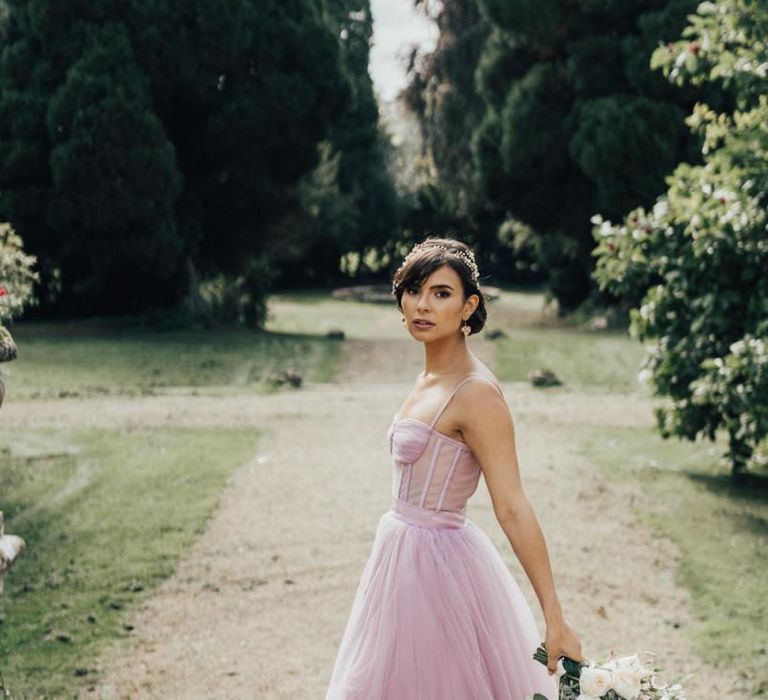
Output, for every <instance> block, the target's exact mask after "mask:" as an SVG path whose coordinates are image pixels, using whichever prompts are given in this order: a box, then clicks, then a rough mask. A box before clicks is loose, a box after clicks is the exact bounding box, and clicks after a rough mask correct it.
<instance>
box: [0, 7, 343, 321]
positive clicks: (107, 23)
mask: <svg viewBox="0 0 768 700" xmlns="http://www.w3.org/2000/svg"><path fill="white" fill-rule="evenodd" d="M7 9H8V11H7V15H5V16H4V17H0V22H2V25H1V26H0V35H2V36H3V37H4V40H3V43H2V51H1V53H0V191H1V192H2V195H0V217H2V218H5V219H7V220H9V221H11V223H13V225H14V226H15V227H16V229H17V230H19V231H20V232H21V233H22V235H23V236H24V240H25V242H26V244H27V245H28V247H29V249H30V251H32V252H33V253H34V254H35V255H37V256H38V258H39V260H40V266H41V271H42V272H43V279H42V280H41V299H42V301H43V304H44V305H45V306H46V308H47V309H48V310H57V311H59V312H61V313H65V312H66V313H80V312H82V313H86V312H89V313H92V312H96V311H103V312H115V311H123V310H130V311H138V310H144V309H151V308H163V307H167V306H172V305H175V304H177V303H178V302H179V301H180V300H181V299H182V298H183V296H184V295H185V294H186V293H187V292H188V291H189V290H188V287H189V285H190V283H191V279H190V272H189V271H190V270H199V272H200V274H201V276H202V277H204V278H205V277H208V276H211V275H215V274H216V273H219V272H221V273H226V274H230V275H235V276H236V275H240V274H245V275H247V274H248V273H247V270H246V266H247V264H248V260H249V259H250V258H252V257H258V256H260V255H263V254H264V253H265V251H267V250H268V249H269V246H270V243H271V242H272V241H273V240H274V237H275V236H277V235H279V231H275V229H273V225H274V224H275V222H277V221H280V219H281V218H282V217H283V216H285V215H286V213H287V212H289V211H291V210H293V209H295V208H296V207H297V206H298V204H297V201H296V187H297V184H298V183H299V181H300V180H301V178H302V177H303V176H305V175H306V174H307V173H309V172H311V171H312V170H313V169H314V167H315V166H316V165H317V162H318V152H317V144H318V143H319V142H320V141H322V140H323V139H326V138H327V137H329V135H330V133H331V129H332V127H333V125H334V124H335V123H336V122H337V120H338V119H339V118H340V115H341V114H342V113H343V111H344V110H345V109H346V106H347V104H348V102H349V99H350V91H351V87H350V81H349V79H348V66H347V65H345V63H344V61H343V60H342V57H341V52H340V48H339V38H338V36H337V35H335V33H334V25H333V22H331V20H330V19H329V17H328V16H327V8H326V5H325V3H324V2H318V1H317V0H289V1H284V0H233V1H231V2H222V1H221V0H194V1H192V2H186V3H169V2H158V1H157V0H134V1H133V2H131V3H129V4H128V6H126V5H125V3H123V2H119V1H118V0H104V1H103V2H97V3H81V2H76V1H75V0H61V2H56V3H53V4H52V3H50V2H48V1H47V0H31V1H27V0H23V1H22V0H8V2H7ZM254 314H255V315H256V316H258V315H259V311H258V308H256V309H254Z"/></svg>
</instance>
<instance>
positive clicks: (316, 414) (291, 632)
mask: <svg viewBox="0 0 768 700" xmlns="http://www.w3.org/2000/svg"><path fill="white" fill-rule="evenodd" d="M345 346H346V348H345V349H346V352H347V353H348V362H347V363H346V365H345V367H346V369H345V372H344V374H343V376H341V377H340V378H339V380H338V381H337V382H334V383H329V384H309V385H306V386H304V387H303V388H302V389H300V390H286V391H283V392H279V393H277V394H275V395H271V396H261V395H244V394H242V393H234V394H232V393H227V392H216V391H215V390H210V391H207V392H206V391H197V392H195V393H194V394H193V393H192V392H190V391H183V390H179V391H177V392H168V393H166V394H163V395H159V396H150V397H135V398H120V397H116V398H109V397H106V398H94V399H61V400H56V401H50V402H49V401H29V402H21V403H13V402H11V403H9V404H7V405H6V406H5V407H4V408H3V413H4V415H3V420H4V422H5V423H6V424H15V425H19V426H30V425H33V424H34V425H38V426H40V425H56V426H62V425H75V424H76V425H79V426H103V427H119V428H123V429H130V427H131V426H141V425H153V426H158V425H163V424H168V425H176V426H178V425H223V426H230V427H232V426H252V425H256V426H260V427H263V428H264V430H265V437H264V439H263V441H262V442H261V443H259V444H258V445H255V446H254V454H253V457H252V459H251V460H249V461H248V462H247V463H246V464H243V465H242V466H241V467H240V468H239V469H238V470H237V472H236V473H235V474H234V476H233V478H232V479H231V481H230V483H229V484H228V486H227V488H226V490H225V492H224V493H223V494H222V496H221V500H220V504H219V508H218V510H217V512H216V514H215V515H214V517H213V519H212V520H211V521H210V524H209V527H208V529H207V531H206V532H205V534H204V535H203V536H202V537H201V538H200V539H199V540H198V542H197V543H196V544H195V545H194V546H193V547H192V548H191V549H190V550H189V551H188V552H186V553H185V556H184V558H183V559H182V561H181V562H180V564H179V566H178V568H177V571H176V573H175V574H174V575H173V576H172V577H171V578H169V579H168V580H166V581H165V582H164V583H163V584H162V585H161V586H159V587H158V588H157V589H155V591H153V593H152V594H151V595H150V596H149V597H148V598H147V599H145V601H144V603H143V604H142V605H141V606H140V607H139V608H138V609H136V610H135V611H134V612H133V613H132V614H131V615H129V620H128V621H129V622H130V623H131V624H132V625H134V631H133V632H132V633H131V634H130V636H129V637H126V638H124V639H121V640H118V641H117V642H116V643H115V644H114V645H113V646H112V647H111V648H110V649H108V650H107V652H106V653H105V654H104V655H103V656H102V658H101V659H99V660H97V662H96V664H95V665H96V667H97V668H98V669H99V672H100V674H99V681H98V683H96V684H95V685H94V684H93V681H91V684H90V685H87V684H84V685H83V687H82V691H81V692H82V697H98V698H206V699H211V698H222V699H223V698H228V699H229V698H259V699H265V700H267V699H278V698H279V699H283V698H285V699H288V698H290V699H291V700H293V699H307V700H318V699H322V698H323V697H324V694H325V689H326V687H327V683H328V680H329V677H330V672H331V666H332V664H333V660H334V657H335V653H336V650H337V647H338V643H339V640H340V637H341V633H342V631H343V627H344V623H345V621H346V618H347V615H348V613H349V607H350V605H351V602H352V598H353V595H354V591H355V588H356V585H357V582H358V578H359V575H360V573H361V571H362V567H363V564H364V562H365V559H366V557H367V555H368V553H369V550H370V545H371V542H372V539H373V534H374V530H375V527H376V523H377V521H378V519H379V517H380V515H381V513H382V512H383V511H384V510H385V509H386V508H388V506H389V503H388V495H389V484H390V479H391V473H390V468H391V467H390V464H389V455H388V453H387V444H386V430H387V428H388V426H389V421H390V419H391V417H392V415H393V414H394V413H395V411H396V410H397V409H398V407H399V406H400V404H401V403H402V401H403V399H404V398H405V396H406V394H407V393H408V391H409V390H410V388H411V384H412V381H413V379H414V378H415V375H416V374H417V373H418V371H419V370H420V369H421V357H420V356H418V352H416V351H415V350H414V345H413V343H408V342H400V343H389V342H378V341H377V342H376V343H367V342H364V341H347V343H346V344H345ZM473 350H474V351H475V352H476V354H478V356H480V357H481V358H484V357H487V356H488V355H489V352H492V351H490V350H489V348H488V347H486V346H485V345H483V341H478V342H476V343H475V344H474V345H473ZM404 357H405V358H409V359H407V360H405V361H404V360H403V358H404ZM502 386H503V389H504V393H505V396H506V398H507V402H508V404H509V406H510V408H511V410H512V414H513V416H514V419H515V425H516V432H517V440H518V445H517V447H518V455H519V457H520V464H521V469H522V473H523V480H524V482H525V484H526V490H527V492H528V495H529V497H530V499H531V501H532V503H533V505H534V508H535V509H536V512H537V514H538V516H539V519H540V521H541V524H542V527H543V529H544V533H545V535H546V537H547V542H548V545H549V549H550V556H551V559H552V565H553V567H554V570H555V581H556V584H557V586H558V590H559V593H560V597H561V600H562V603H563V606H564V609H565V611H566V615H567V617H568V619H569V620H570V621H571V623H572V624H573V625H574V626H575V627H576V629H577V630H578V631H579V633H580V635H581V639H582V645H583V650H584V653H585V655H586V656H587V657H592V658H595V657H597V656H600V655H603V654H605V653H607V652H608V650H610V649H613V650H614V652H615V653H616V654H618V655H622V654H625V653H632V652H634V651H638V652H642V651H643V650H645V649H648V650H653V651H655V652H656V653H657V654H658V661H659V663H660V664H663V665H664V666H665V667H666V668H668V669H669V670H670V672H672V673H677V672H692V673H695V674H696V675H695V677H694V679H692V680H691V681H690V682H689V687H690V693H689V698H691V699H699V700H709V699H714V698H724V697H727V698H737V697H746V694H744V691H740V690H738V687H739V681H738V679H737V678H734V677H733V674H732V672H730V671H728V670H725V669H720V670H716V669H711V668H708V667H705V666H704V665H703V664H702V662H701V661H700V660H698V659H697V658H696V657H695V656H694V655H693V653H692V651H691V649H690V646H689V644H688V643H687V641H686V638H685V631H686V627H687V626H688V625H689V624H691V621H692V618H691V613H690V612H689V602H688V597H687V594H686V592H685V591H684V590H683V589H681V588H679V587H677V586H676V585H675V582H674V579H673V569H674V568H675V566H676V562H677V559H678V556H677V553H676V552H675V549H674V547H673V545H672V544H671V543H669V542H668V541H666V540H659V539H656V538H654V537H653V536H651V535H650V534H649V532H648V531H647V530H645V529H644V528H642V527H640V526H638V524H637V523H636V522H635V520H634V519H633V517H632V515H631V511H630V509H629V508H628V504H629V502H630V499H631V498H632V495H633V494H632V492H631V491H632V489H631V488H629V487H625V486H622V485H619V484H616V483H612V482H610V481H606V480H605V479H604V478H603V477H602V476H601V474H600V471H599V470H598V468H597V466H596V465H593V464H591V463H589V462H588V461H586V460H585V459H584V458H582V457H580V456H579V455H578V454H577V452H576V451H575V449H574V448H573V447H572V446H571V445H570V444H569V442H568V440H567V439H566V437H565V435H567V434H568V432H569V431H570V430H572V428H573V427H574V426H578V425H590V426H595V425H598V426H604V427H605V428H606V430H607V429H608V428H610V426H618V425H622V426H624V425H650V424H651V423H652V418H651V404H650V402H647V401H643V400H638V399H637V397H636V396H634V397H632V399H630V398H629V397H627V396H623V395H621V394H616V393H610V394H609V393H598V392H595V393H589V394H584V393H570V392H569V391H567V390H563V389H559V390H557V391H555V392H547V391H541V390H536V389H533V388H531V387H530V386H529V385H527V384H525V383H504V384H503V385H502ZM361 454H362V455H367V457H365V458H364V459H362V460H361V459H360V456H359V455H361ZM469 516H470V517H471V518H472V519H473V520H474V521H475V522H476V523H478V524H479V525H480V526H481V527H483V528H484V529H485V530H486V532H488V534H489V535H490V536H491V538H492V539H493V540H494V542H495V543H496V544H497V546H498V547H499V550H500V551H501V553H502V556H503V557H504V559H505V561H506V562H507V563H508V564H509V566H510V569H511V570H512V572H513V574H514V575H515V577H516V578H517V580H518V581H519V582H520V584H521V587H522V589H523V591H524V593H525V594H526V596H527V597H528V600H529V602H530V604H531V606H532V608H533V610H534V613H535V615H536V619H537V621H538V622H539V629H540V630H541V631H542V633H543V631H544V627H543V624H542V618H541V614H540V610H539V608H538V603H537V601H536V598H535V595H534V593H533V589H532V588H531V586H530V583H529V582H528V580H527V578H526V577H525V574H524V572H523V570H522V568H521V567H520V565H519V564H518V562H517V561H516V559H515V557H514V553H513V552H512V549H511V547H510V546H509V543H508V542H507V540H506V537H505V535H504V533H503V531H502V530H501V528H500V527H499V525H498V524H497V523H496V521H495V519H494V517H493V511H492V508H491V502H490V498H489V496H488V493H487V490H486V488H485V484H484V482H483V480H482V479H481V481H480V484H479V486H478V491H477V493H476V494H475V496H474V497H473V498H472V499H471V501H470V504H469ZM574 542H582V543H583V544H581V545H576V546H574ZM468 700H471V699H468ZM499 700H507V699H499Z"/></svg>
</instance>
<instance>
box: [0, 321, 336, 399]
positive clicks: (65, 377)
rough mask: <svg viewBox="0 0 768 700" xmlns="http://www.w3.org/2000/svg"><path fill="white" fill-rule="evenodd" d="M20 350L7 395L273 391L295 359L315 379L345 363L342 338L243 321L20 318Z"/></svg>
mask: <svg viewBox="0 0 768 700" xmlns="http://www.w3.org/2000/svg"><path fill="white" fill-rule="evenodd" d="M12 332H13V335H14V338H15V339H16V343H17V345H18V346H19V357H18V359H16V360H15V361H13V362H11V363H8V364H7V365H3V366H2V367H1V368H0V372H1V373H2V376H3V378H4V380H5V383H6V387H7V396H8V399H7V400H9V401H10V400H12V399H23V398H50V397H58V396H94V395H99V394H152V393H154V392H157V391H161V390H162V389H163V388H165V387H172V386H192V387H197V386H206V385H217V386H222V385H224V386H229V387H233V388H235V389H238V388H241V389H242V388H245V389H247V390H249V391H253V390H256V391H269V390H271V388H272V387H271V384H270V382H269V378H270V376H271V375H272V374H273V373H274V372H276V371H278V370H280V369H285V368H288V367H293V368H296V369H298V370H299V371H300V372H301V373H302V374H303V376H304V377H306V378H307V379H308V380H311V381H327V380H328V379H329V378H330V377H332V376H333V375H334V374H335V372H336V371H337V366H338V361H339V358H340V353H339V348H338V341H334V340H329V339H326V338H324V337H322V336H316V335H312V334H311V331H309V332H307V333H295V334H294V333H290V332H260V331H254V330H246V329H238V328H221V329H217V330H212V331H203V330H178V329H172V330H165V331H151V330H147V329H144V328H142V327H140V326H138V325H136V324H133V323H129V322H126V323H120V324H118V323H114V324H106V323H100V322H89V323H79V324H78V323H67V322H62V323H37V322H29V323H18V324H16V326H14V328H13V330H12Z"/></svg>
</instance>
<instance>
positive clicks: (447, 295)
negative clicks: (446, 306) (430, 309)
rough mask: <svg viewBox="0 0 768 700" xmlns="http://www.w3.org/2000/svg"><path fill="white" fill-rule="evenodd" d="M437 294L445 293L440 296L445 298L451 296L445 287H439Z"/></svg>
mask: <svg viewBox="0 0 768 700" xmlns="http://www.w3.org/2000/svg"><path fill="white" fill-rule="evenodd" d="M438 294H445V296H444V297H440V298H441V299H447V298H448V297H449V296H451V293H450V292H449V291H446V290H445V289H441V290H440V291H439V292H438Z"/></svg>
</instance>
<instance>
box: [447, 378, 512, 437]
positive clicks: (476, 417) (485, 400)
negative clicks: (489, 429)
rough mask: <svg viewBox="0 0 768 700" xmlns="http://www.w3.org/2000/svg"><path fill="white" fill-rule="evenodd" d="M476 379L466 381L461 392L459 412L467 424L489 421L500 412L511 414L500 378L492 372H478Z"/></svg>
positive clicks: (463, 421)
mask: <svg viewBox="0 0 768 700" xmlns="http://www.w3.org/2000/svg"><path fill="white" fill-rule="evenodd" d="M478 374H479V376H476V377H475V378H474V381H468V382H465V383H464V385H463V386H462V387H461V391H460V392H459V396H458V397H457V398H458V403H459V406H457V408H459V411H458V413H459V414H460V416H461V418H460V422H461V423H463V424H465V425H471V424H473V423H478V422H481V423H482V422H484V421H488V420H489V419H490V418H492V417H493V416H496V417H500V414H505V415H507V416H508V415H509V409H508V408H507V402H506V399H505V398H504V393H503V391H502V389H501V384H500V383H499V380H498V379H496V377H495V376H494V375H493V373H492V372H482V373H478Z"/></svg>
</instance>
